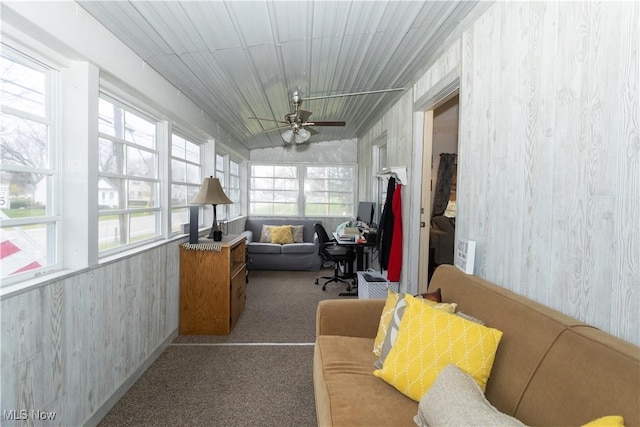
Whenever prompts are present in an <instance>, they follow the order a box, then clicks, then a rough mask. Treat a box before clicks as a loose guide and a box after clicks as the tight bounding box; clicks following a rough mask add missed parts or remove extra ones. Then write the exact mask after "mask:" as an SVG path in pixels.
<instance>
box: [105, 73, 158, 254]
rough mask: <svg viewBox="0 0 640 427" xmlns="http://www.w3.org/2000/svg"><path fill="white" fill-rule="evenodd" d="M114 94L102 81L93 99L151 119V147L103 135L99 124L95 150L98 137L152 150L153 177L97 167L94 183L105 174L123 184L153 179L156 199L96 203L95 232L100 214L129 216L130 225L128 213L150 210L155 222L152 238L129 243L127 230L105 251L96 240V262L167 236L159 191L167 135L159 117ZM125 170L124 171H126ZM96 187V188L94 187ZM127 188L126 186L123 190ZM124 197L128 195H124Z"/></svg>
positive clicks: (125, 145) (127, 145)
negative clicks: (141, 204)
mask: <svg viewBox="0 0 640 427" xmlns="http://www.w3.org/2000/svg"><path fill="white" fill-rule="evenodd" d="M114 96H115V95H113V94H112V93H111V92H109V91H108V90H107V89H106V88H105V87H103V86H102V84H101V85H100V89H99V92H98V96H97V97H96V100H97V102H98V103H99V102H100V99H103V100H105V101H107V102H110V103H112V104H113V105H114V106H116V107H119V108H121V109H123V110H124V111H128V112H130V113H132V114H134V115H136V116H138V117H140V118H142V119H144V120H146V121H149V122H151V123H152V124H154V126H155V137H154V148H151V149H150V148H149V147H145V146H143V145H140V144H136V143H134V142H132V141H128V140H126V139H123V138H120V137H117V136H112V135H108V134H105V133H103V132H100V129H99V126H98V135H97V139H96V141H95V143H96V148H97V149H98V147H99V145H100V140H101V139H107V140H109V141H113V142H116V143H120V144H123V146H124V147H125V148H127V147H134V148H136V149H140V150H143V151H145V152H148V153H153V154H155V156H156V158H155V161H156V165H155V177H154V178H149V177H144V176H136V175H130V174H128V173H126V174H124V173H123V174H119V173H113V172H100V171H99V170H98V172H97V176H98V182H99V181H100V179H102V178H103V177H107V178H115V179H124V180H126V181H127V183H131V182H133V181H145V182H153V183H155V184H156V189H155V196H154V197H155V199H156V200H157V202H156V204H155V206H154V207H151V208H142V209H140V208H131V207H127V208H118V209H113V210H110V211H108V212H105V211H101V210H100V208H99V206H97V207H96V208H97V212H98V213H97V215H98V230H97V232H98V235H99V231H100V225H99V224H100V217H101V216H106V215H122V214H125V215H129V217H128V223H129V225H130V224H131V216H130V215H131V214H135V213H142V212H145V213H154V214H155V215H154V216H155V218H154V222H155V235H154V236H153V237H149V238H146V239H143V240H140V241H135V242H131V241H130V240H131V234H130V232H129V235H128V236H127V240H128V242H127V243H126V244H122V245H118V246H116V247H114V248H110V249H105V250H101V249H100V246H99V245H100V241H99V237H98V238H97V239H96V242H95V244H97V245H98V261H99V262H100V260H102V259H103V258H106V257H110V256H113V255H116V254H119V253H121V252H126V251H128V250H130V249H134V248H138V247H141V246H145V245H148V244H150V243H154V242H156V241H159V240H163V239H165V238H166V235H167V231H166V230H164V229H163V223H164V221H163V218H164V216H165V215H166V214H167V213H166V212H165V211H166V209H164V208H163V206H165V201H164V200H163V199H164V192H163V182H165V179H164V177H163V175H164V172H163V171H164V169H165V168H164V167H163V165H164V162H165V161H166V160H164V159H165V158H166V157H167V156H168V154H167V153H166V149H163V147H166V146H167V145H168V141H167V142H165V141H164V140H165V139H167V137H166V136H165V135H164V133H163V131H162V127H163V121H162V119H159V118H156V117H154V116H153V115H151V114H150V113H148V112H146V111H143V110H142V109H141V108H140V107H138V106H137V105H132V104H129V103H128V102H127V100H122V99H119V98H116V97H114ZM96 120H98V121H99V120H100V119H99V117H96ZM96 161H99V158H96ZM127 172H128V171H127ZM96 190H98V189H96ZM129 191H130V188H127V192H129ZM127 198H128V196H127ZM158 214H159V215H158Z"/></svg>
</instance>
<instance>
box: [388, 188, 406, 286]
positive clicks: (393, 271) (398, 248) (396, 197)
mask: <svg viewBox="0 0 640 427" xmlns="http://www.w3.org/2000/svg"><path fill="white" fill-rule="evenodd" d="M401 190H402V184H398V185H396V189H395V191H394V192H393V203H392V205H391V206H392V210H393V238H392V240H391V253H390V254H389V268H388V270H387V279H388V280H389V281H390V282H399V281H400V271H401V270H402V197H401Z"/></svg>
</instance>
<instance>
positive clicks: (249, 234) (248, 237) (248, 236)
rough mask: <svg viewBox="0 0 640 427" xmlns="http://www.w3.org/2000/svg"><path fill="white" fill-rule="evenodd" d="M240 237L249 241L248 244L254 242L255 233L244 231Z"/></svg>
mask: <svg viewBox="0 0 640 427" xmlns="http://www.w3.org/2000/svg"><path fill="white" fill-rule="evenodd" d="M240 235H241V236H242V237H244V238H245V239H246V240H247V243H251V242H253V231H251V230H244V231H243V232H242V233H240Z"/></svg>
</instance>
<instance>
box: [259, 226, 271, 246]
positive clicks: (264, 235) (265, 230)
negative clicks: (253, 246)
mask: <svg viewBox="0 0 640 427" xmlns="http://www.w3.org/2000/svg"><path fill="white" fill-rule="evenodd" d="M259 241H260V243H271V226H270V225H267V224H262V232H261V233H260V240H259Z"/></svg>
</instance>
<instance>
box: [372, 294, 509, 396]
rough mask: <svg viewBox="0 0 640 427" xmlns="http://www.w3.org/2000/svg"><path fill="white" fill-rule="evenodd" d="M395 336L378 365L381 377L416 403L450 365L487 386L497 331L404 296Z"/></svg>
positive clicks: (482, 386) (497, 342) (376, 372)
mask: <svg viewBox="0 0 640 427" xmlns="http://www.w3.org/2000/svg"><path fill="white" fill-rule="evenodd" d="M405 298H406V300H407V308H406V310H405V312H404V316H403V317H402V321H401V322H400V328H399V331H398V337H397V339H396V342H395V344H394V346H393V348H392V349H391V351H390V352H389V355H388V356H387V359H386V360H385V362H384V365H383V367H382V369H378V370H375V371H374V372H373V375H375V376H376V377H379V378H382V379H383V380H384V381H385V382H387V383H389V384H390V385H392V386H394V387H395V388H396V389H397V390H398V391H400V392H401V393H403V394H404V395H406V396H408V397H410V398H411V399H413V400H415V401H416V402H417V401H419V400H420V398H421V397H422V395H424V394H425V393H426V391H427V390H429V388H430V387H431V385H432V384H433V382H434V381H435V379H436V377H437V376H438V374H439V373H440V371H442V369H444V367H445V366H447V365H448V364H450V363H453V364H455V365H456V366H458V367H459V368H460V369H462V370H463V371H464V372H466V373H467V374H469V375H471V376H472V377H473V379H474V380H475V381H476V382H477V383H478V385H479V386H480V388H481V389H482V391H484V390H485V389H486V386H487V380H488V379H489V374H491V368H492V367H493V361H494V358H495V354H496V350H497V349H498V344H499V343H500V338H502V332H500V331H499V330H497V329H493V328H487V327H486V326H483V325H480V324H478V323H474V322H471V321H468V320H465V319H463V318H461V317H458V316H455V315H452V314H449V313H445V312H443V311H442V310H437V309H435V308H433V307H431V306H430V305H428V304H423V303H422V301H421V300H420V299H419V298H415V297H412V296H411V295H407V296H406V297H405Z"/></svg>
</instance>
